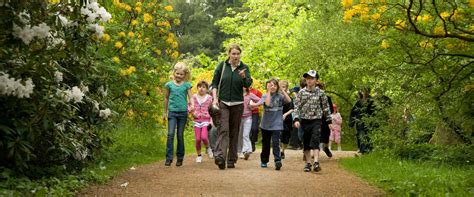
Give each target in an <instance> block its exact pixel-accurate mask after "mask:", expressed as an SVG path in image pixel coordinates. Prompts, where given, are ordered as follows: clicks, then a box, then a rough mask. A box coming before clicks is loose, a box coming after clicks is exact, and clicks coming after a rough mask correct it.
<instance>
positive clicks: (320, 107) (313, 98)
mask: <svg viewBox="0 0 474 197" xmlns="http://www.w3.org/2000/svg"><path fill="white" fill-rule="evenodd" d="M303 77H304V78H305V80H306V88H305V89H302V90H300V91H299V92H298V94H297V95H296V98H295V111H294V115H295V118H294V125H295V127H297V128H299V127H300V126H301V128H302V130H303V151H304V155H305V158H306V161H305V162H306V165H305V167H304V171H305V172H310V171H311V167H313V170H314V171H315V172H318V171H321V166H320V165H319V143H320V136H321V121H326V122H327V123H328V124H329V127H330V128H331V127H332V122H331V121H332V120H331V114H330V110H329V105H328V100H327V97H326V94H325V93H324V91H323V90H321V89H319V88H317V87H316V84H317V82H318V80H319V75H318V73H317V72H316V71H315V70H309V71H308V72H306V73H305V74H304V75H303ZM323 114H324V117H326V119H325V120H321V119H322V117H323ZM311 150H313V155H314V163H313V164H311V163H312V162H311Z"/></svg>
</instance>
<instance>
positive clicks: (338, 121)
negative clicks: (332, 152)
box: [329, 104, 342, 151]
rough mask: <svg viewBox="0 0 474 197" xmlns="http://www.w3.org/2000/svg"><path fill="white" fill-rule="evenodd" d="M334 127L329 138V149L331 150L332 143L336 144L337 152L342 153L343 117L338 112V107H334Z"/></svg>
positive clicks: (334, 105) (332, 115) (332, 116)
mask: <svg viewBox="0 0 474 197" xmlns="http://www.w3.org/2000/svg"><path fill="white" fill-rule="evenodd" d="M332 108H333V110H332V114H331V118H332V127H331V135H330V136H329V149H331V143H332V142H336V144H337V151H341V125H342V117H341V114H340V113H339V112H338V111H337V105H336V104H333V105H332Z"/></svg>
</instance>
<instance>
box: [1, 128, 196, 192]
mask: <svg viewBox="0 0 474 197" xmlns="http://www.w3.org/2000/svg"><path fill="white" fill-rule="evenodd" d="M146 125H147V124H141V123H131V122H126V121H124V122H121V123H119V124H117V126H116V128H117V129H115V130H113V131H110V136H111V139H112V140H113V142H114V143H113V144H111V145H109V146H108V147H107V148H105V149H104V151H103V152H102V155H101V157H100V158H99V159H98V160H97V161H93V162H91V163H90V164H89V165H88V166H87V167H86V168H84V169H83V170H82V171H81V172H68V174H64V175H62V176H56V177H47V178H41V179H36V180H31V179H29V178H27V177H13V176H9V175H8V174H6V172H1V171H2V169H0V196H72V195H74V193H75V192H76V191H78V190H80V189H82V188H85V187H87V185H89V184H93V183H105V182H107V181H108V180H109V179H110V178H111V177H113V176H116V175H119V174H121V173H122V172H124V171H126V170H128V169H130V168H131V167H134V166H138V165H143V164H148V163H153V162H157V161H160V160H163V159H164V158H165V150H166V139H167V128H166V126H146ZM190 125H191V124H188V127H187V128H186V130H185V147H186V155H188V154H192V153H194V152H195V151H194V132H193V131H192V128H191V126H190ZM175 139H176V138H175ZM175 145H176V140H175ZM175 151H176V148H175ZM57 174H61V173H57Z"/></svg>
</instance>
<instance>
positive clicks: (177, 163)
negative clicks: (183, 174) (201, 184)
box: [176, 159, 183, 167]
mask: <svg viewBox="0 0 474 197" xmlns="http://www.w3.org/2000/svg"><path fill="white" fill-rule="evenodd" d="M182 165H183V159H178V161H176V166H178V167H179V166H182Z"/></svg>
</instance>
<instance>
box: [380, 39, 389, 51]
mask: <svg viewBox="0 0 474 197" xmlns="http://www.w3.org/2000/svg"><path fill="white" fill-rule="evenodd" d="M380 47H382V48H383V49H388V47H390V45H389V44H388V42H387V40H382V44H380Z"/></svg>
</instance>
